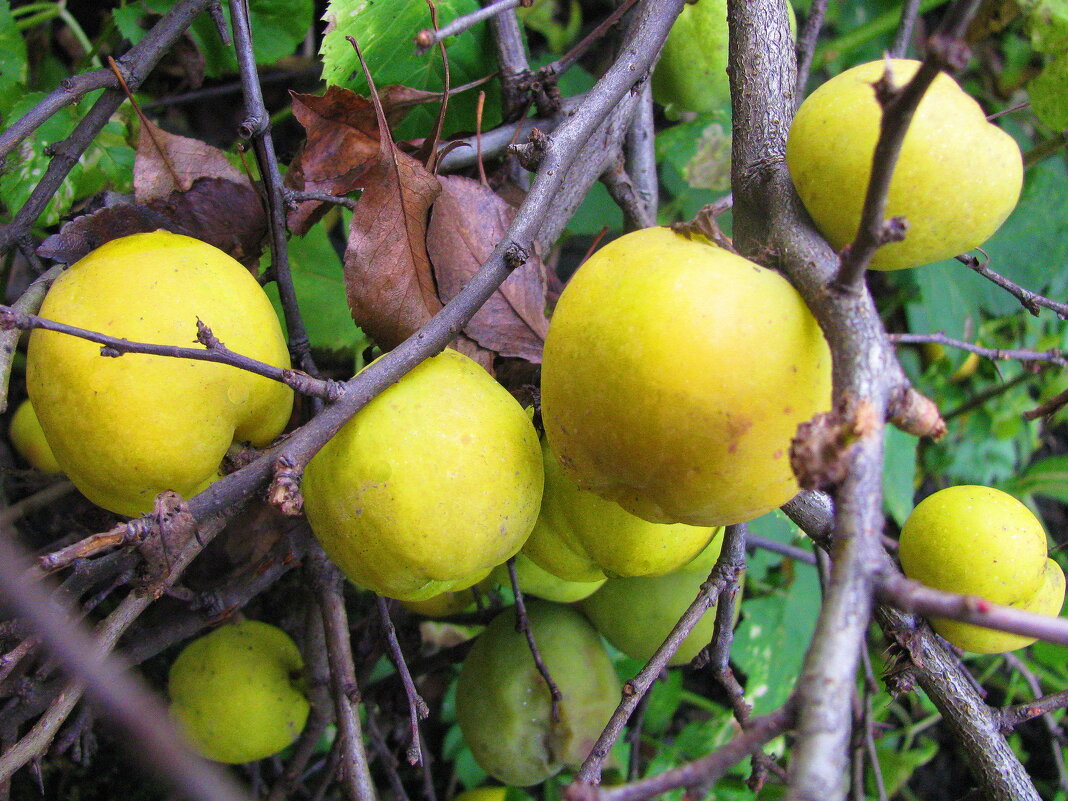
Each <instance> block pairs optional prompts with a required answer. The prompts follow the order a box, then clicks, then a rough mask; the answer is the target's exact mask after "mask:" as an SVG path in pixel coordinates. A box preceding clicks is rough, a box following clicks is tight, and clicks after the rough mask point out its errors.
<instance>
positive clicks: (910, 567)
mask: <svg viewBox="0 0 1068 801" xmlns="http://www.w3.org/2000/svg"><path fill="white" fill-rule="evenodd" d="M899 557H900V559H901V566H902V568H903V569H904V571H905V575H907V576H908V577H909V578H911V579H915V580H916V581H919V582H921V583H922V584H926V585H927V586H929V587H934V588H935V589H938V590H944V591H946V592H955V593H961V594H964V595H976V596H978V597H980V598H985V599H986V600H988V601H991V602H993V603H997V604H1004V605H1006V606H1013V607H1016V608H1018V609H1024V610H1026V611H1029V612H1037V613H1039V614H1047V615H1056V614H1058V613H1059V612H1060V609H1061V604H1062V602H1063V601H1064V588H1065V582H1064V573H1063V572H1062V571H1061V569H1060V567H1058V565H1057V563H1056V562H1054V561H1053V560H1052V559H1049V558H1048V557H1047V551H1046V532H1045V530H1043V528H1042V524H1041V523H1040V522H1039V521H1038V519H1037V518H1036V517H1035V516H1034V515H1033V514H1031V511H1030V510H1029V509H1028V508H1027V507H1026V506H1024V505H1023V504H1022V503H1020V502H1019V501H1018V500H1016V499H1015V498H1013V497H1012V496H1011V495H1009V494H1007V493H1005V492H1002V491H1001V490H996V489H993V488H991V487H980V486H968V485H965V486H959V487H949V488H948V489H944V490H941V491H939V492H936V493H934V494H933V495H931V496H929V497H928V498H925V499H924V500H923V501H921V502H920V503H919V504H918V505H917V506H916V508H915V509H914V510H913V511H912V514H910V515H909V517H908V520H906V521H905V525H904V526H903V527H902V529H901V548H900V551H899ZM931 625H932V626H933V627H934V629H935V631H937V632H938V633H939V634H941V635H942V636H943V637H945V638H946V639H947V640H949V641H950V642H951V643H953V644H954V645H956V646H957V647H958V648H963V649H964V650H966V651H974V652H976V653H983V654H994V653H1003V652H1005V651H1012V650H1015V649H1016V648H1022V647H1024V646H1025V645H1030V644H1031V643H1032V642H1034V638H1032V637H1023V636H1020V635H1017V634H1007V633H1004V632H1000V631H996V630H994V629H988V628H985V627H983V626H974V625H970V624H967V623H959V622H957V621H953V620H944V619H941V618H935V619H932V620H931Z"/></svg>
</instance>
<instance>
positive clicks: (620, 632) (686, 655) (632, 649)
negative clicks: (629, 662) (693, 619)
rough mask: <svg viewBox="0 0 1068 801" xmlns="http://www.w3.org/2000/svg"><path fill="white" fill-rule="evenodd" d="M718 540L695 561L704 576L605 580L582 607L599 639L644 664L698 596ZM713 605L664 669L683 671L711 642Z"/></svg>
mask: <svg viewBox="0 0 1068 801" xmlns="http://www.w3.org/2000/svg"><path fill="white" fill-rule="evenodd" d="M722 547H723V538H722V537H716V539H714V540H713V541H712V543H711V544H710V545H709V546H708V547H707V548H706V549H705V551H704V552H703V553H702V555H701V557H700V561H701V563H702V567H703V566H704V565H705V564H707V565H709V568H708V570H705V569H701V570H693V569H684V570H679V571H676V572H675V573H668V574H667V575H665V576H641V577H637V578H613V579H608V581H606V582H605V583H604V586H603V587H601V589H599V590H598V591H597V592H595V593H594V594H593V595H591V596H590V597H589V598H587V599H586V600H585V601H583V602H582V610H583V611H584V612H585V613H586V616H587V617H588V618H589V619H590V621H591V622H592V623H593V625H594V628H596V629H597V631H599V632H600V633H601V634H602V635H604V638H605V639H606V640H608V641H609V642H610V643H612V645H614V646H615V647H616V648H618V649H619V650H620V651H622V652H623V653H625V654H626V655H627V656H629V657H632V658H634V659H640V660H642V661H643V662H644V661H647V660H648V659H649V658H650V657H651V656H652V655H653V654H654V653H655V652H656V650H657V649H658V648H659V647H660V646H661V645H662V644H663V642H664V640H665V639H667V636H668V635H669V634H670V633H671V630H672V629H673V628H675V624H676V623H678V622H679V618H680V617H682V615H683V613H684V612H685V611H686V610H687V609H688V608H689V606H690V604H692V603H693V601H694V599H695V598H696V597H697V593H698V592H700V589H701V584H703V583H704V581H705V579H707V578H708V573H709V570H711V567H712V565H714V564H715V561H716V559H717V558H718V557H719V552H720V549H721V548H722ZM715 628H716V605H715V604H713V605H712V606H711V607H709V609H708V611H707V612H705V614H704V615H703V616H702V617H701V619H700V620H699V621H698V622H697V625H696V626H694V628H693V630H692V631H691V632H690V633H689V635H687V637H686V639H684V640H683V641H682V644H681V645H680V646H679V649H678V650H677V651H676V652H675V654H674V655H673V656H672V657H671V660H670V661H669V662H668V665H685V664H686V663H688V662H690V661H691V660H692V659H693V658H694V657H695V656H697V654H698V653H699V652H700V651H701V649H702V648H704V647H705V646H706V645H708V644H709V643H710V642H711V641H712V635H713V633H714V632H715Z"/></svg>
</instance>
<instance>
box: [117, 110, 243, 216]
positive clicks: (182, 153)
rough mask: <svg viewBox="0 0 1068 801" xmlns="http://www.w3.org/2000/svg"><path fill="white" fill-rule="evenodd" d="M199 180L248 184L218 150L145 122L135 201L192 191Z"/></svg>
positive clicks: (136, 162) (136, 166)
mask: <svg viewBox="0 0 1068 801" xmlns="http://www.w3.org/2000/svg"><path fill="white" fill-rule="evenodd" d="M197 178H226V179H229V180H231V181H233V182H235V183H245V184H247V183H248V179H247V178H246V177H245V176H244V175H243V174H242V173H241V172H240V171H239V170H238V169H237V168H236V167H234V166H233V165H232V164H230V162H229V161H228V160H227V158H226V154H225V153H223V152H222V151H221V150H219V149H218V148H214V147H212V146H211V145H209V144H207V143H205V142H201V141H200V140H199V139H189V138H187V137H185V136H178V135H177V134H172V133H167V132H166V131H164V130H163V129H162V128H160V127H159V126H158V125H154V124H153V123H152V122H150V121H149V120H142V121H141V134H140V136H139V137H138V139H137V155H136V157H135V158H134V198H135V199H136V200H137V202H138V203H150V202H151V201H153V200H159V199H161V198H165V197H167V196H168V195H169V194H171V192H178V191H180V192H185V191H188V190H189V189H190V188H192V186H193V182H194V181H195V180H196V179H197Z"/></svg>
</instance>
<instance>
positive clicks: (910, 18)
mask: <svg viewBox="0 0 1068 801" xmlns="http://www.w3.org/2000/svg"><path fill="white" fill-rule="evenodd" d="M919 14H920V0H905V2H904V4H903V5H902V7H901V21H900V22H898V24H897V33H895V34H894V43H893V44H892V45H890V58H904V57H905V53H907V52H908V49H909V42H910V41H911V40H912V29H913V27H914V26H915V25H916V18H917V17H918V16H919Z"/></svg>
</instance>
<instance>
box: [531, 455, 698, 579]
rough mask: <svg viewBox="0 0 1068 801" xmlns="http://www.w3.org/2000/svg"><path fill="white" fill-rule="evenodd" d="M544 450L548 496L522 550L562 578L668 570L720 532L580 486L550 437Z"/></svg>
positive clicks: (543, 500) (641, 574)
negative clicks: (656, 518)
mask: <svg viewBox="0 0 1068 801" xmlns="http://www.w3.org/2000/svg"><path fill="white" fill-rule="evenodd" d="M542 455H543V457H544V464H545V496H544V497H543V498H542V501H541V512H540V513H539V515H538V522H537V523H535V524H534V530H533V531H532V532H531V534H530V539H528V540H527V543H526V545H524V546H523V553H525V554H526V555H527V556H529V557H530V559H531V560H533V561H534V562H535V563H536V564H537V565H538V566H539V567H541V568H542V569H543V570H546V571H548V572H549V573H552V574H555V575H557V576H559V577H560V578H562V579H567V580H568V581H581V582H593V581H598V580H603V579H605V578H606V577H608V576H658V575H662V574H663V573H669V572H671V571H672V570H675V569H677V568H679V567H680V566H682V565H684V564H686V562H688V561H690V560H691V559H693V558H694V556H696V555H697V554H698V553H700V552H701V550H702V549H703V548H704V547H705V546H706V545H707V544H708V543H709V541H710V540H711V539H712V537H713V535H714V534H715V532H716V529H715V528H710V527H708V526H688V525H686V524H684V523H669V524H664V523H650V522H649V521H647V520H642V519H641V518H640V517H635V516H634V515H632V514H631V513H630V512H628V511H626V510H625V509H624V508H623V507H621V506H620V505H619V504H618V503H615V502H614V501H608V500H605V499H604V498H602V497H600V496H599V495H594V494H593V493H592V492H586V491H585V490H582V489H579V487H578V485H577V484H575V482H574V481H573V480H571V479H570V478H569V477H568V476H567V474H566V473H564V471H563V469H562V468H561V467H560V464H559V463H558V462H557V460H556V457H555V456H553V453H552V451H551V450H550V449H549V446H548V443H546V442H543V443H542ZM553 600H556V599H553Z"/></svg>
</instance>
